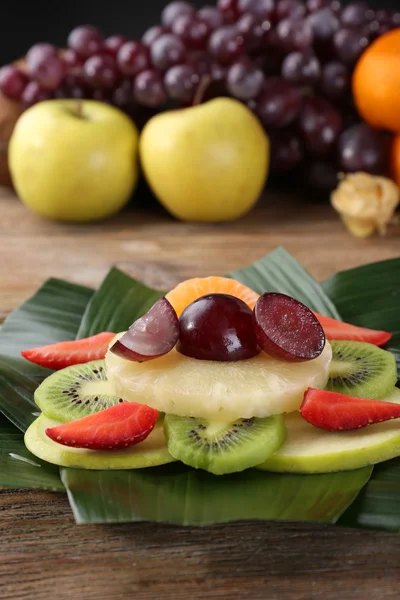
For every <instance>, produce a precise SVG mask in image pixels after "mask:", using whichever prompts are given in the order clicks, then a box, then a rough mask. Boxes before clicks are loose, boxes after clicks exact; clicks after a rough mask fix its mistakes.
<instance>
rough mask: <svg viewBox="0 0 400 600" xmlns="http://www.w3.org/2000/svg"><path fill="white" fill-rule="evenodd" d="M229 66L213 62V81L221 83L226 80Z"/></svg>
mask: <svg viewBox="0 0 400 600" xmlns="http://www.w3.org/2000/svg"><path fill="white" fill-rule="evenodd" d="M227 71H228V68H227V67H224V66H223V65H220V64H219V63H211V68H210V73H211V77H212V80H213V81H216V82H217V83H220V82H222V81H225V79H226V75H227Z"/></svg>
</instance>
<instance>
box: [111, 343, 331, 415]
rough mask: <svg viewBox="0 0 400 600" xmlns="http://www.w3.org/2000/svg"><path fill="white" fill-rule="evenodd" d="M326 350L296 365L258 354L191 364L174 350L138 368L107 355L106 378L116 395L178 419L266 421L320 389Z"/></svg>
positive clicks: (328, 352) (326, 367)
mask: <svg viewBox="0 0 400 600" xmlns="http://www.w3.org/2000/svg"><path fill="white" fill-rule="evenodd" d="M331 359H332V350H331V346H330V345H329V343H327V344H326V347H325V349H324V351H323V352H322V354H321V355H320V356H319V357H318V358H316V359H314V360H310V361H307V362H302V363H289V362H284V361H280V360H276V359H274V358H271V357H270V356H268V355H267V354H265V353H264V352H260V354H259V355H258V356H255V357H254V358H250V359H248V360H242V361H238V362H217V361H205V360H196V359H194V358H189V357H187V356H183V355H182V354H180V353H179V352H177V351H176V350H172V351H171V352H170V353H169V354H167V355H165V356H162V357H160V358H156V359H154V360H149V361H147V362H143V363H138V362H132V361H129V360H126V359H123V358H120V357H118V356H116V355H115V354H113V353H112V352H110V351H109V352H108V353H107V356H106V365H107V375H108V378H109V381H110V382H111V384H112V385H114V386H115V391H116V393H117V395H118V396H119V397H121V398H124V400H127V401H129V402H141V403H143V404H147V405H149V406H152V407H153V408H157V409H158V410H160V411H162V412H164V413H167V414H173V415H179V416H183V417H199V418H205V419H210V420H218V419H223V420H226V421H228V420H230V419H232V420H234V419H238V418H250V417H268V416H270V415H278V414H282V413H285V412H292V411H293V410H297V409H298V408H299V407H300V404H301V402H302V399H303V395H304V392H305V390H306V389H307V388H308V387H316V388H323V387H324V386H325V385H326V382H327V380H328V373H329V366H330V363H331Z"/></svg>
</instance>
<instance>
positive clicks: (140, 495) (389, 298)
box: [0, 249, 400, 531]
mask: <svg viewBox="0 0 400 600" xmlns="http://www.w3.org/2000/svg"><path fill="white" fill-rule="evenodd" d="M399 267H400V259H395V260H391V261H386V262H381V263H376V264H371V265H367V266H364V267H360V268H357V269H352V270H350V271H346V272H342V273H339V274H337V275H335V276H333V277H332V278H331V279H329V280H327V281H326V282H324V283H323V284H322V285H320V284H318V283H317V282H315V281H314V280H313V279H312V277H311V276H310V275H309V274H308V273H307V272H306V271H305V270H304V269H303V268H302V267H301V265H299V264H298V263H297V261H296V260H295V259H294V258H293V257H292V256H291V255H289V254H288V253H287V252H286V251H285V250H283V249H278V250H276V251H275V252H273V253H272V254H270V255H268V256H266V257H265V258H263V259H262V260H260V261H258V262H257V263H254V264H253V265H251V266H249V267H246V268H244V269H242V270H239V271H236V272H234V273H232V274H231V275H230V276H229V277H232V278H234V279H236V280H238V281H240V282H241V283H242V284H244V285H247V286H249V287H251V288H252V289H253V290H255V291H256V292H258V293H263V292H265V291H269V292H277V291H279V292H282V293H285V294H288V295H291V296H292V297H294V298H296V299H297V300H299V301H301V302H303V303H305V304H306V305H307V306H309V307H310V308H311V309H312V310H314V311H318V313H320V314H325V315H327V316H328V317H333V318H336V319H338V318H342V319H344V320H347V321H348V322H351V323H354V324H355V325H359V326H362V327H374V328H376V329H385V330H386V331H390V332H391V333H392V334H393V335H392V337H391V340H390V342H389V344H388V347H387V349H388V350H389V351H390V352H391V353H392V354H393V355H394V357H395V358H396V362H397V365H399V361H400V319H399V316H398V306H397V304H398V301H397V297H398V289H399V286H400V275H399V273H400V269H399ZM161 296H162V292H159V291H156V290H153V289H150V288H148V287H146V286H144V285H143V284H141V283H140V282H138V281H135V280H134V279H132V278H131V277H130V276H128V275H127V274H125V273H122V272H121V271H119V270H118V269H116V268H113V269H112V270H111V271H110V272H109V274H108V275H107V277H106V278H105V280H104V281H103V283H102V284H101V285H100V287H99V289H98V290H97V291H94V290H93V289H90V288H87V287H83V286H78V285H75V284H71V283H68V282H66V281H62V280H58V279H50V280H48V281H47V282H46V283H45V284H44V285H43V286H42V287H41V288H40V289H39V290H38V291H37V292H36V294H35V295H34V296H33V297H32V298H30V299H29V300H28V301H27V302H26V303H25V304H23V305H22V306H21V307H20V308H18V309H17V310H16V311H15V312H13V313H12V314H11V315H10V316H9V317H8V318H7V319H6V321H5V322H4V324H3V326H2V328H1V330H0V485H1V486H8V487H15V488H31V489H44V490H50V491H54V492H64V493H65V492H66V493H67V494H68V499H69V501H70V504H71V508H72V510H73V513H74V516H75V519H76V521H77V523H113V522H136V521H152V522H166V523H173V524H178V525H207V524H213V523H221V522H228V521H235V520H248V519H261V520H290V521H315V522H327V523H332V524H333V523H338V524H342V525H346V526H353V527H367V528H378V529H382V530H388V531H399V530H400V510H399V508H398V507H399V501H400V462H399V460H400V459H393V460H389V461H386V462H382V463H381V464H378V465H377V466H375V467H373V466H364V467H363V468H357V469H355V468H354V467H351V466H350V467H349V466H347V465H346V462H345V460H346V459H343V469H346V468H347V469H349V468H350V469H353V470H343V471H337V468H338V467H337V466H336V471H334V472H330V473H321V472H319V473H315V470H314V474H311V473H310V474H302V473H277V472H276V473H274V472H267V471H264V470H257V469H247V470H244V471H243V472H241V473H232V474H228V475H222V476H221V475H219V476H218V475H213V474H211V473H209V472H205V471H201V470H195V469H192V468H190V467H187V466H185V465H183V464H182V463H178V462H175V463H174V462H171V464H162V466H152V467H151V468H137V469H132V468H128V469H127V468H126V465H125V466H123V467H121V469H124V470H86V469H81V468H76V465H75V466H74V468H71V467H65V466H64V467H62V468H60V469H59V468H58V467H57V466H55V465H53V464H50V463H49V462H47V461H45V460H41V459H40V458H37V456H35V455H33V454H31V453H30V452H29V451H28V450H27V448H26V447H25V445H24V435H23V432H25V431H26V430H27V429H28V428H30V429H32V427H33V425H32V424H33V423H34V422H35V423H38V422H40V420H41V419H43V418H44V416H43V415H42V416H41V417H40V418H37V417H39V416H40V411H39V408H38V405H37V403H35V402H34V400H33V395H34V392H35V391H36V390H37V388H38V386H39V385H40V384H41V383H42V382H43V381H44V380H45V379H46V378H47V377H48V376H49V375H51V373H52V371H50V370H49V369H48V368H44V367H42V366H38V365H36V364H33V363H32V362H28V361H27V360H25V358H22V357H21V351H22V350H24V349H26V348H32V347H35V346H39V345H47V344H53V343H56V342H60V341H65V340H76V339H82V338H87V337H88V336H93V335H96V334H100V333H102V332H106V331H122V330H126V329H128V328H129V327H130V325H131V323H132V321H134V320H135V319H137V318H138V317H140V316H141V315H143V314H144V313H146V311H147V310H148V309H149V308H150V307H151V306H152V305H153V304H154V302H156V301H157V300H158V299H159V298H160V297H161ZM378 352H382V351H381V350H378ZM386 354H388V355H389V353H386ZM95 358H96V357H95ZM77 362H78V361H77ZM199 362H201V361H199ZM242 362H245V361H242ZM48 364H50V363H48ZM89 364H90V363H88V365H89ZM145 364H146V363H145ZM303 364H305V363H303ZM81 366H84V365H81ZM65 372H66V371H65ZM61 373H63V371H60V374H61ZM99 377H100V375H99ZM75 378H76V375H75ZM50 380H51V377H50V379H47V381H50ZM75 392H76V389H75V388H74V390H71V392H70V393H71V394H72V398H74V394H75ZM393 401H394V402H396V399H395V400H393ZM36 402H38V401H37V399H36ZM397 402H398V400H397ZM120 406H130V405H129V403H128V404H127V403H124V404H123V405H117V407H115V408H119V407H120ZM71 410H72V409H71ZM46 418H47V417H46ZM259 421H263V419H259ZM381 425H384V424H381ZM388 425H390V426H391V425H393V426H395V427H396V426H397V425H396V421H394V422H393V423H390V424H388ZM378 427H380V425H378ZM157 431H160V426H159V424H156V427H155V432H153V433H152V436H153V438H152V440H153V441H152V445H153V447H152V448H150V450H151V451H152V452H165V450H166V449H165V450H162V448H158V447H157V445H160V444H159V442H157V440H156V441H154V440H155V437H154V433H156V436H157V435H158V434H157ZM358 433H359V432H354V434H355V435H358ZM335 435H343V434H340V433H337V434H335ZM344 435H346V432H344ZM36 437H37V436H36ZM150 437H151V436H150ZM395 437H396V436H395ZM397 437H398V436H397ZM146 442H147V440H145V442H144V443H146ZM51 443H53V442H51ZM142 443H143V442H142ZM149 443H150V442H149ZM393 443H394V444H395V443H396V444H397V441H396V442H393ZM54 445H55V446H57V444H54ZM59 448H60V449H62V448H63V446H61V445H60V446H59ZM397 449H398V447H397ZM71 451H74V449H72V448H65V449H64V450H63V452H66V453H67V454H68V452H71ZM78 452H79V451H78ZM86 452H87V451H86ZM354 452H355V451H354V449H353V455H354ZM39 454H40V452H39ZM108 454H110V453H108ZM142 454H143V453H142ZM389 455H390V454H389ZM396 455H398V451H396V452H393V453H392V454H391V456H396ZM161 462H164V463H166V462H167V460H165V457H164V460H163V461H160V462H159V463H158V464H160V463H161ZM371 462H376V461H371ZM153 464H156V463H154V462H153ZM136 466H143V465H136ZM94 468H96V467H94ZM118 468H119V467H118ZM317 471H318V469H317Z"/></svg>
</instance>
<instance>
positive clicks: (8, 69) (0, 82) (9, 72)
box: [0, 65, 28, 100]
mask: <svg viewBox="0 0 400 600" xmlns="http://www.w3.org/2000/svg"><path fill="white" fill-rule="evenodd" d="M27 82H28V78H27V77H26V75H25V74H24V73H22V72H21V71H19V70H18V69H17V68H16V67H14V65H6V66H5V67H2V68H1V69H0V90H1V91H2V93H3V94H4V95H5V96H7V98H11V99H12V100H20V99H21V96H22V94H23V91H24V89H25V86H26V84H27Z"/></svg>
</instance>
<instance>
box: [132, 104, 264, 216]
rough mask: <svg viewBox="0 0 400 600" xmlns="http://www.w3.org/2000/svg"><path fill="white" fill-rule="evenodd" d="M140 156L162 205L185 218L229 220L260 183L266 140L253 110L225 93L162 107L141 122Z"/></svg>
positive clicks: (256, 192) (247, 207)
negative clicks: (194, 102)
mask: <svg viewBox="0 0 400 600" xmlns="http://www.w3.org/2000/svg"><path fill="white" fill-rule="evenodd" d="M140 158H141V163H142V166H143V170H144V173H145V175H146V178H147V181H148V183H149V185H150V187H151V188H152V190H153V192H154V193H155V195H156V196H157V197H158V199H159V200H160V201H161V203H162V204H163V205H164V206H165V208H166V209H167V210H168V211H169V212H170V213H172V214H173V215H174V216H175V217H177V218H178V219H181V220H184V221H211V222H214V221H230V220H233V219H237V218H238V217H240V216H242V215H243V214H245V213H246V212H247V211H249V210H250V208H252V206H253V205H254V204H255V202H256V201H257V200H258V198H259V196H260V194H261V191H262V189H263V186H264V184H265V181H266V178H267V175H268V167H269V141H268V138H267V136H266V134H265V132H264V130H263V128H262V126H261V124H260V122H259V121H258V119H257V118H256V117H255V116H254V115H253V113H252V112H251V111H250V110H249V109H248V108H247V107H246V106H244V105H243V104H242V103H240V102H238V101H237V100H233V99H230V98H217V99H215V100H210V101H209V102H206V103H204V104H201V105H199V106H193V107H191V108H186V109H181V110H174V111H169V112H164V113H161V114H159V115H156V116H155V117H153V118H152V119H151V120H150V121H149V122H148V123H147V124H146V126H145V128H144V130H143V132H142V135H141V139H140Z"/></svg>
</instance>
